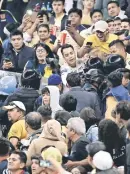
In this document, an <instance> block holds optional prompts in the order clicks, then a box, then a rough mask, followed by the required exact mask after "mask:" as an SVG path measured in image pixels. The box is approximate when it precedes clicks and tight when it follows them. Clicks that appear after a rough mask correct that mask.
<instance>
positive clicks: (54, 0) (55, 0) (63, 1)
mask: <svg viewBox="0 0 130 174" xmlns="http://www.w3.org/2000/svg"><path fill="white" fill-rule="evenodd" d="M59 1H61V2H62V3H63V5H64V4H65V0H53V2H59Z"/></svg>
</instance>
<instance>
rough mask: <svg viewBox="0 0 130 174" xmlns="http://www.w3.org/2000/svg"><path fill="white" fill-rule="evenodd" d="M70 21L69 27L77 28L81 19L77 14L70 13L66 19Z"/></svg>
mask: <svg viewBox="0 0 130 174" xmlns="http://www.w3.org/2000/svg"><path fill="white" fill-rule="evenodd" d="M68 19H69V20H71V25H74V26H78V25H79V24H80V23H81V18H80V16H79V15H78V14H77V13H71V14H70V15H69V17H68Z"/></svg>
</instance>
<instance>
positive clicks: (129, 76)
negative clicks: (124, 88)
mask: <svg viewBox="0 0 130 174" xmlns="http://www.w3.org/2000/svg"><path fill="white" fill-rule="evenodd" d="M123 77H124V78H125V79H129V80H130V72H124V73H123Z"/></svg>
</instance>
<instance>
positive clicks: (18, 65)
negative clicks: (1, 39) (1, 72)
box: [0, 45, 34, 72]
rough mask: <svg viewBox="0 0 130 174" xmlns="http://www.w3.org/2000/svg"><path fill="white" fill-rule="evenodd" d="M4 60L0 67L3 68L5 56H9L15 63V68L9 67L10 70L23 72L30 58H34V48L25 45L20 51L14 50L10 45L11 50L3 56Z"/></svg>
mask: <svg viewBox="0 0 130 174" xmlns="http://www.w3.org/2000/svg"><path fill="white" fill-rule="evenodd" d="M2 57H3V58H2V61H1V65H0V68H1V69H2V66H3V60H4V58H8V59H10V60H11V62H12V63H13V66H14V68H11V69H8V70H9V71H14V72H23V69H24V66H25V64H26V63H27V61H28V60H30V59H33V58H34V50H33V49H32V48H30V47H27V46H25V45H23V47H22V48H21V50H20V51H19V53H17V54H16V52H15V51H14V50H13V48H12V46H10V49H9V50H6V51H5V52H4V54H3V56H2Z"/></svg>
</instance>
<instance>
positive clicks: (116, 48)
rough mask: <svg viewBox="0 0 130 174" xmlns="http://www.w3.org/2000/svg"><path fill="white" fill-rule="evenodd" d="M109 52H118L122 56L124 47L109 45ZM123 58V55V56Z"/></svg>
mask: <svg viewBox="0 0 130 174" xmlns="http://www.w3.org/2000/svg"><path fill="white" fill-rule="evenodd" d="M110 52H111V54H118V55H120V56H122V57H124V55H125V49H124V48H123V47H117V46H116V45H113V46H111V47H110ZM124 59H125V57H124Z"/></svg>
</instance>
